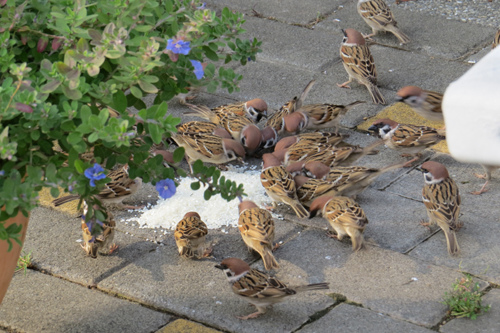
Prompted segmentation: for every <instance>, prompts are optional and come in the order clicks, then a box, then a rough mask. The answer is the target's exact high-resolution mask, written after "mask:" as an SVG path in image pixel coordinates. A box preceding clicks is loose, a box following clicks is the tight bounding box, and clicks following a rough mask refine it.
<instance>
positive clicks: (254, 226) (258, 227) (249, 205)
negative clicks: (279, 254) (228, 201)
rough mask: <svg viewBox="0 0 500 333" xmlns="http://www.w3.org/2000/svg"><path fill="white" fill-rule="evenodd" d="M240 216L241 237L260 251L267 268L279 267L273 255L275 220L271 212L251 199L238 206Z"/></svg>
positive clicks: (250, 247) (252, 247)
mask: <svg viewBox="0 0 500 333" xmlns="http://www.w3.org/2000/svg"><path fill="white" fill-rule="evenodd" d="M238 209H239V212H240V217H239V219H238V229H239V230H240V234H241V238H243V241H244V242H245V244H246V245H247V246H248V248H249V249H252V250H254V251H256V252H258V253H259V255H260V256H261V257H262V260H263V261H264V267H265V268H266V269H267V270H271V269H275V268H279V267H280V265H279V264H278V262H277V261H276V259H275V258H274V256H273V253H272V251H273V241H274V221H273V218H272V216H271V213H269V211H267V210H265V209H261V208H259V207H258V206H257V205H256V204H255V203H254V202H252V201H250V200H245V201H242V202H241V203H240V204H239V206H238Z"/></svg>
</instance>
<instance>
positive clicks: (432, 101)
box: [396, 86, 444, 121]
mask: <svg viewBox="0 0 500 333" xmlns="http://www.w3.org/2000/svg"><path fill="white" fill-rule="evenodd" d="M396 100H397V101H399V102H404V103H406V104H408V105H409V106H410V107H411V108H412V109H413V111H415V112H416V113H417V114H418V115H420V116H421V117H424V118H426V119H429V120H432V121H443V119H444V118H443V110H442V109H441V104H442V102H443V94H441V93H438V92H435V91H430V90H423V89H421V88H419V87H415V86H406V87H403V88H401V89H399V91H398V97H396Z"/></svg>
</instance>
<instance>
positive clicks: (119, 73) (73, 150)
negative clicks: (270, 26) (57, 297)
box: [0, 0, 260, 244]
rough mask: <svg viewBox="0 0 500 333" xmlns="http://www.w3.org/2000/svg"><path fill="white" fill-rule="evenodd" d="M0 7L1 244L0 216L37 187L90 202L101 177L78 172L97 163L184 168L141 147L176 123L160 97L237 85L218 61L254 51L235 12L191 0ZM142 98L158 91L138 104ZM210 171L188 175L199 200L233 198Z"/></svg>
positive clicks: (147, 170) (177, 172)
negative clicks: (196, 183)
mask: <svg viewBox="0 0 500 333" xmlns="http://www.w3.org/2000/svg"><path fill="white" fill-rule="evenodd" d="M0 10H1V12H0V27H1V28H0V69H1V71H0V121H1V122H0V166H1V169H0V207H3V209H2V211H1V213H0V240H4V241H8V242H9V244H11V240H14V241H16V242H18V243H20V241H19V235H20V232H19V231H20V230H18V229H19V228H17V226H15V227H12V226H11V227H9V228H5V227H4V223H2V221H5V220H6V219H8V218H9V217H12V216H15V215H16V214H18V212H21V213H22V214H24V215H25V216H28V212H29V211H30V210H32V209H33V208H34V207H35V206H36V205H37V197H38V192H39V191H40V190H41V189H42V187H50V192H51V194H52V196H57V195H59V187H62V188H63V189H64V190H66V191H69V192H71V193H74V194H78V195H80V197H81V198H82V200H83V199H84V200H86V201H88V203H89V206H91V207H93V204H97V205H100V203H99V202H98V200H97V199H96V198H95V195H96V194H97V193H99V191H100V190H101V189H102V188H103V186H104V184H105V183H106V182H108V181H109V180H110V179H109V178H107V177H98V179H97V178H96V179H91V178H89V177H88V172H89V170H91V169H92V168H93V166H95V164H96V163H97V164H99V165H101V166H102V167H103V168H104V169H105V170H103V175H105V174H107V171H108V170H111V169H112V168H113V167H114V166H115V165H116V164H128V165H129V174H130V177H132V178H135V177H140V178H142V180H143V181H144V182H151V183H153V184H156V183H157V182H158V181H160V180H165V179H174V178H175V177H176V176H186V172H185V171H184V170H182V169H179V168H177V167H173V166H172V167H170V168H166V167H164V164H163V163H164V161H163V158H162V156H161V155H157V156H154V157H153V156H151V154H150V151H151V150H152V148H154V147H157V146H165V147H166V146H168V144H167V140H166V139H167V138H169V137H170V133H171V132H174V131H176V129H175V126H176V125H177V124H179V122H180V119H179V118H175V117H173V116H172V115H169V114H168V107H167V103H166V101H168V100H170V99H171V98H173V97H174V96H176V95H177V94H179V93H187V92H188V91H189V89H195V88H199V87H205V88H206V89H207V90H208V91H209V92H213V91H215V90H216V89H217V88H222V89H227V90H228V91H229V92H233V91H237V90H238V89H239V88H238V83H239V82H240V80H241V79H242V77H241V75H239V74H236V73H235V72H234V71H233V69H232V68H230V67H227V64H228V63H230V62H232V61H237V62H239V63H240V64H241V65H245V64H246V63H247V62H248V61H250V60H255V56H256V53H257V52H259V51H260V50H259V46H260V42H259V41H257V40H256V39H254V40H252V41H251V40H241V39H239V38H238V37H237V36H238V35H239V34H240V33H242V32H244V30H243V29H242V28H241V24H242V23H243V22H244V20H243V15H242V14H239V13H233V12H231V11H230V10H229V9H227V8H224V9H223V10H222V11H221V13H220V15H217V14H216V13H215V12H214V11H212V10H210V9H207V8H205V4H202V3H200V2H199V1H198V0H191V1H188V0H113V1H96V2H89V1H83V0H75V1H68V0H50V1H49V0H31V1H27V0H26V1H21V0H0ZM146 94H156V95H157V96H156V98H155V100H154V105H153V106H151V107H149V108H147V107H146V105H145V104H144V102H143V101H142V97H144V96H145V95H146ZM130 107H134V108H135V109H137V110H139V111H138V112H134V113H133V112H130ZM183 152H184V151H183V150H182V149H181V148H178V149H177V150H176V151H175V152H174V156H173V157H174V161H175V162H179V161H180V160H182V158H183ZM92 170H93V169H92ZM86 171H87V174H86ZM217 175H218V173H217V172H216V171H215V170H213V169H211V168H206V167H201V168H198V169H197V174H196V175H192V176H195V177H197V178H198V179H199V180H200V181H202V182H204V183H207V184H210V186H209V190H207V191H208V192H207V191H206V192H205V197H206V198H209V197H210V196H211V195H214V194H219V193H220V194H222V195H223V197H224V198H225V199H227V200H231V199H234V198H235V197H237V196H241V195H243V189H242V187H241V186H237V185H236V184H235V183H234V182H232V181H228V180H224V182H221V179H214V177H216V176H217ZM89 180H90V181H89ZM169 186H170V185H169ZM167 187H168V186H167ZM170 187H171V186H170ZM164 188H165V186H164ZM167 192H168V193H171V191H167ZM167 192H165V193H167ZM208 193H209V194H210V195H209V194H208ZM105 215H106V213H105V210H104V209H97V210H94V209H91V210H90V214H88V216H87V217H86V218H87V219H88V220H90V219H91V218H93V217H94V216H95V217H96V218H97V219H98V220H101V221H104V220H105V218H106V217H105Z"/></svg>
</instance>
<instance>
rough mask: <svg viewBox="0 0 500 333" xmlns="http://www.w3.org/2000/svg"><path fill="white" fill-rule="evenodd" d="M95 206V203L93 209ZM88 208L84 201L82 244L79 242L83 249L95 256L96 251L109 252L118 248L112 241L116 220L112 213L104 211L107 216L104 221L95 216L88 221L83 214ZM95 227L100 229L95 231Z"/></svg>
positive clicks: (89, 254) (85, 214)
mask: <svg viewBox="0 0 500 333" xmlns="http://www.w3.org/2000/svg"><path fill="white" fill-rule="evenodd" d="M95 208H98V207H97V205H96V206H95V207H94V209H95ZM88 210H89V207H88V205H87V203H86V202H85V201H84V202H83V215H82V217H81V219H82V238H83V244H81V246H82V248H83V250H84V251H85V253H86V254H87V255H88V256H90V257H92V258H97V253H101V254H111V253H112V252H113V251H115V250H116V249H117V248H118V246H116V245H115V244H114V243H113V239H114V238H115V227H116V222H115V219H114V217H113V214H111V213H110V212H106V215H107V216H108V217H107V219H106V221H99V220H97V219H96V218H95V217H94V218H93V219H91V220H89V221H86V218H85V216H87V213H88ZM99 227H100V228H99ZM96 229H97V230H99V229H100V230H99V231H97V232H96Z"/></svg>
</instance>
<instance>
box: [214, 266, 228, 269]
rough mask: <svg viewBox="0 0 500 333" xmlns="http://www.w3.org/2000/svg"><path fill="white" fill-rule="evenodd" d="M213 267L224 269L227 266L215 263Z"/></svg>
mask: <svg viewBox="0 0 500 333" xmlns="http://www.w3.org/2000/svg"><path fill="white" fill-rule="evenodd" d="M214 267H215V268H217V269H226V268H227V266H226V265H215V266H214Z"/></svg>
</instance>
